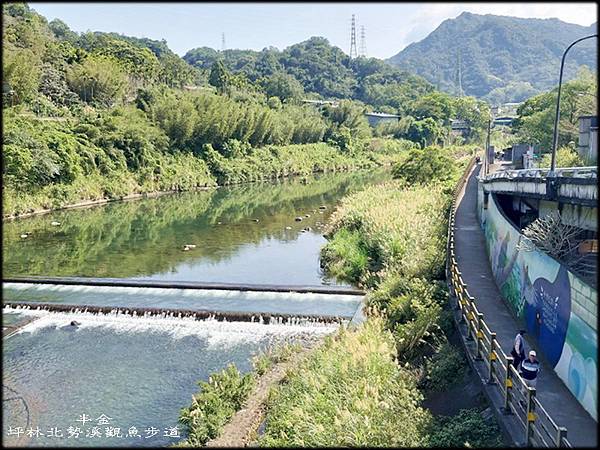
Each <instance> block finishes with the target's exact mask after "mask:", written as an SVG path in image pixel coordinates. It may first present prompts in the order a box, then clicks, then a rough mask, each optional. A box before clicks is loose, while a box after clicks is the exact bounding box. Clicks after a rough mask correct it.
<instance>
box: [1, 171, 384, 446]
mask: <svg viewBox="0 0 600 450" xmlns="http://www.w3.org/2000/svg"><path fill="white" fill-rule="evenodd" d="M388 177H389V174H388V173H386V172H375V173H364V172H358V173H344V174H327V175H319V176H314V177H309V178H308V179H306V180H301V179H293V180H284V181H280V182H275V183H260V184H252V185H245V186H236V187H226V188H219V189H216V190H213V191H206V192H193V193H182V194H175V195H165V196H161V197H158V198H152V199H143V200H135V201H128V202H118V203H111V204H108V205H105V206H97V207H91V208H87V209H78V210H68V211H57V212H53V213H51V214H48V215H43V216H37V217H31V218H26V219H20V220H15V221H12V222H6V223H4V233H3V258H4V261H3V270H4V274H5V276H18V275H21V276H24V275H48V276H84V277H118V278H128V279H149V280H177V281H206V282H222V283H250V284H287V285H292V284H302V285H328V284H333V285H335V284H343V283H337V282H336V281H335V280H332V279H329V278H328V277H327V276H326V275H325V274H323V273H322V271H321V269H320V267H319V251H320V248H321V246H322V245H323V244H324V243H325V242H326V240H325V238H324V237H323V235H322V234H323V227H324V224H325V223H326V222H327V220H328V218H329V217H330V215H331V213H332V212H333V210H334V209H335V206H336V204H337V203H338V202H339V200H340V199H341V198H342V197H343V196H345V195H346V194H348V193H349V192H351V191H353V190H356V189H359V188H361V187H364V186H365V185H367V184H371V183H375V182H379V181H383V180H385V179H387V178H388ZM296 217H302V221H296V220H295V218H296ZM52 222H59V223H60V225H53V224H52ZM302 230H305V231H302ZM25 233H27V234H28V236H27V237H26V238H21V235H22V234H25ZM186 244H188V245H189V244H192V245H195V247H193V248H190V249H189V250H184V246H185V245H186ZM3 293H4V296H5V300H7V301H10V300H11V299H18V300H21V301H22V300H26V301H49V302H57V303H61V302H62V303H69V304H72V303H75V304H98V305H105V304H107V302H109V304H111V305H112V304H113V303H110V302H115V303H114V304H119V305H120V306H123V307H131V306H140V305H146V306H168V307H172V308H178V307H183V306H185V307H187V308H189V307H190V305H192V304H198V305H200V304H201V305H202V307H203V308H209V309H210V308H212V309H213V310H218V309H219V308H223V309H226V310H230V309H231V308H233V306H232V305H237V306H235V307H236V308H237V309H238V310H241V311H257V310H258V311H274V312H285V313H290V314H298V315H301V314H319V313H320V314H328V313H329V314H339V315H342V316H346V317H350V316H351V315H352V314H353V311H354V310H356V307H357V303H358V302H359V301H360V299H359V298H356V297H354V298H350V296H337V297H336V296H331V297H329V299H327V298H326V297H327V296H326V295H321V296H318V295H308V294H285V293H283V294H282V293H271V294H268V295H262V296H261V295H260V293H239V292H238V293H235V292H233V293H232V292H229V293H227V292H223V291H221V292H219V291H214V292H209V293H207V292H179V293H178V292H177V290H161V289H157V290H146V291H144V290H143V289H135V288H131V289H129V288H122V289H113V290H110V289H94V288H81V287H69V286H63V287H56V286H54V287H52V286H46V287H44V286H40V285H35V286H33V287H32V286H25V287H24V286H22V285H21V286H20V285H18V284H11V285H5V286H3ZM207 305H208V306H207ZM223 305H225V306H223ZM31 319H34V320H33V321H32V322H30V323H28V324H27V325H25V327H24V328H22V329H21V330H20V332H17V333H16V334H13V335H12V336H10V337H8V338H3V367H4V370H3V389H4V398H5V399H9V400H5V401H4V402H3V413H4V417H5V420H4V421H3V430H2V432H3V437H4V439H5V441H6V443H8V444H14V445H27V446H165V445H170V444H172V443H175V442H177V441H178V440H179V439H181V437H180V436H173V435H169V433H171V434H173V433H174V431H173V430H174V428H173V427H176V426H178V424H177V418H178V414H179V410H180V409H181V408H182V407H184V406H188V405H189V403H190V400H191V396H192V394H193V393H194V392H196V391H197V389H198V387H197V385H196V383H197V381H198V380H206V379H207V377H208V375H209V374H210V373H212V372H215V371H218V370H221V369H223V368H225V367H226V366H227V365H228V364H230V363H235V364H236V366H237V367H238V368H239V369H240V370H242V371H247V370H250V368H251V357H252V356H253V355H255V354H256V353H257V352H259V351H260V350H262V349H265V348H268V347H272V346H273V345H275V344H276V343H280V342H301V343H305V344H306V343H310V342H314V341H315V339H318V338H320V337H322V336H323V335H325V334H329V333H331V332H333V331H335V328H336V327H335V325H325V324H314V325H277V324H275V325H273V324H270V325H262V324H260V323H242V322H216V321H214V320H204V321H196V320H193V319H190V318H183V319H181V318H160V317H139V316H138V317H130V316H123V315H110V314H107V315H102V314H96V315H94V314H89V313H50V312H48V311H37V310H30V311H20V312H15V311H14V310H12V311H11V310H8V309H7V308H5V309H4V310H3V322H4V324H5V326H6V325H11V324H12V325H14V324H16V323H17V322H19V321H23V320H31ZM75 319H76V320H77V321H78V322H80V323H81V325H80V326H78V327H73V326H70V325H69V324H70V322H71V320H75ZM104 416H106V417H108V418H110V420H107V419H102V418H103V417H104ZM86 417H87V418H88V419H89V421H87V422H86V421H85V420H84V421H83V423H82V421H81V419H82V418H83V419H85V418H86ZM38 427H39V430H37V428H38ZM19 429H20V430H21V434H20V435H19ZM116 430H118V431H116ZM157 430H158V431H157ZM28 431H29V433H28ZM59 431H60V433H59ZM177 433H181V427H179V429H178V431H177ZM57 434H59V435H60V436H61V437H57Z"/></svg>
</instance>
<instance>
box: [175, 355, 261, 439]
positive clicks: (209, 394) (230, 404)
mask: <svg viewBox="0 0 600 450" xmlns="http://www.w3.org/2000/svg"><path fill="white" fill-rule="evenodd" d="M198 384H199V385H200V387H201V389H202V390H201V392H200V393H199V394H197V395H195V396H194V397H193V398H192V404H191V406H190V407H188V408H183V409H182V410H181V413H180V417H179V421H180V422H181V423H182V424H183V425H184V426H185V427H186V430H187V432H188V436H187V439H186V444H187V445H190V446H203V445H204V444H206V443H207V442H208V441H209V440H211V439H214V438H216V437H217V436H218V435H219V432H220V431H221V429H222V428H223V426H224V425H225V424H226V423H227V421H228V420H229V419H230V418H231V416H233V414H234V413H235V412H236V411H237V410H238V409H240V408H241V406H242V404H243V403H244V402H245V401H246V398H247V397H248V395H249V394H250V392H251V390H252V389H253V388H254V384H255V380H254V378H253V376H252V374H245V375H242V374H241V373H240V372H239V370H237V368H236V367H235V365H233V364H231V365H229V366H228V367H227V369H224V370H223V371H221V372H220V373H218V374H216V375H212V376H210V377H209V379H208V382H204V381H201V382H199V383H198Z"/></svg>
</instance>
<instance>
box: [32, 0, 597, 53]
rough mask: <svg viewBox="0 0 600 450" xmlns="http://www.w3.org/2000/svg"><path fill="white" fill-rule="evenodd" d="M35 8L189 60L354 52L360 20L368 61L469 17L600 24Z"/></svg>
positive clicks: (133, 6) (295, 8)
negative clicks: (211, 52)
mask: <svg viewBox="0 0 600 450" xmlns="http://www.w3.org/2000/svg"><path fill="white" fill-rule="evenodd" d="M29 5H30V6H31V7H32V8H33V9H35V10H36V11H37V12H38V13H40V14H42V15H43V16H45V17H46V18H47V19H48V20H49V21H50V20H52V19H54V18H59V19H61V20H62V21H64V22H65V23H66V24H67V25H68V26H69V27H70V28H71V29H72V30H73V31H77V32H82V31H106V32H110V31H112V32H117V33H122V34H125V35H129V36H136V37H147V38H150V39H156V40H160V39H165V40H166V41H167V43H168V45H169V47H170V48H171V50H173V51H174V52H175V53H177V54H178V55H180V56H183V55H184V54H185V53H186V52H187V51H188V50H190V49H192V48H196V47H203V46H207V47H212V48H215V49H220V48H221V43H222V34H223V33H225V48H228V49H231V48H239V49H252V50H262V49H263V48H265V47H269V46H273V47H277V48H279V49H280V50H283V49H284V48H285V47H288V46H290V45H293V44H296V43H298V42H302V41H304V40H306V39H308V38H310V37H311V36H323V37H325V38H327V39H328V40H329V42H330V43H331V44H333V45H335V46H338V47H340V48H341V49H342V50H344V51H345V52H346V53H348V52H349V50H350V28H351V17H352V14H355V16H356V38H357V42H356V43H357V47H360V35H361V27H363V26H364V29H365V44H366V53H367V56H373V57H376V58H382V59H385V58H389V57H391V56H393V55H395V54H396V53H398V52H399V51H400V50H402V49H403V48H404V47H406V46H407V45H408V44H410V43H412V42H417V41H420V40H422V39H424V38H425V37H426V36H427V35H428V34H429V33H431V32H432V31H433V30H435V29H436V28H437V27H438V26H439V25H440V24H441V23H442V22H443V21H444V20H446V19H450V18H455V17H457V16H458V15H460V14H461V13H462V12H463V11H469V12H472V13H476V14H495V15H506V16H515V17H535V18H542V19H546V18H558V19H560V20H563V21H565V22H570V23H576V24H579V25H584V26H589V25H591V24H592V23H594V22H596V21H597V9H596V6H597V5H596V4H595V3H593V2H590V3H525V2H524V3H321V2H319V3H258V2H257V3H168V4H167V3H154V2H150V3H74V2H71V3H52V2H48V3H44V2H40V3H38V2H30V3H29Z"/></svg>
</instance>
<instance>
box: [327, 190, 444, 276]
mask: <svg viewBox="0 0 600 450" xmlns="http://www.w3.org/2000/svg"><path fill="white" fill-rule="evenodd" d="M448 202H449V198H448V196H447V195H446V194H444V193H443V190H442V188H441V187H440V186H435V185H433V186H423V187H421V186H411V187H407V188H404V184H403V183H400V182H398V181H395V182H390V183H385V184H382V185H378V186H372V187H369V188H367V189H365V190H364V191H361V192H357V193H355V194H353V195H351V196H349V197H346V198H345V199H344V200H343V201H342V204H341V206H340V207H339V208H338V210H337V211H336V212H335V214H334V215H333V216H332V219H331V223H330V225H329V228H328V230H327V234H329V235H333V234H334V233H336V232H338V231H339V230H341V229H348V230H350V231H352V230H357V231H358V232H359V233H360V234H361V240H360V241H359V240H357V239H355V240H354V241H351V242H348V243H346V244H345V246H350V245H352V243H353V242H354V243H356V242H361V243H362V246H363V247H364V248H366V249H367V253H368V256H369V260H368V264H366V265H365V266H361V267H364V268H365V269H366V270H364V271H362V273H361V276H360V278H359V281H360V282H361V283H363V284H365V285H367V286H375V285H377V283H378V282H379V281H380V280H381V279H383V278H385V277H386V276H387V275H389V274H390V273H398V274H402V276H406V277H412V276H427V277H431V278H435V277H436V276H438V274H440V273H443V266H444V249H445V234H446V233H445V223H446V222H445V221H446V219H445V214H446V208H447V205H448ZM345 246H342V245H341V244H340V242H339V240H338V241H337V242H336V246H335V247H334V248H332V247H330V246H329V244H328V245H327V246H326V247H325V250H323V251H324V252H325V254H327V259H326V261H327V262H328V263H329V265H331V263H332V261H333V260H337V259H339V260H340V262H339V263H336V264H340V265H346V264H347V261H344V260H343V259H342V258H341V257H340V256H339V255H338V256H335V255H336V254H335V252H334V250H335V248H344V247H345ZM362 252H363V251H360V253H362ZM359 261H360V260H359ZM345 272H346V273H351V274H356V273H358V272H360V269H359V268H357V269H356V270H351V269H349V268H348V269H346V270H345ZM349 281H356V279H351V280H349Z"/></svg>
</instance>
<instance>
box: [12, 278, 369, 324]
mask: <svg viewBox="0 0 600 450" xmlns="http://www.w3.org/2000/svg"><path fill="white" fill-rule="evenodd" d="M2 294H3V298H4V302H5V303H10V302H31V303H36V302H43V303H51V304H68V305H89V306H114V307H121V308H127V307H131V308H133V307H135V308H143V307H147V306H152V307H153V308H162V309H186V310H190V309H191V310H207V311H228V312H255V313H272V314H277V313H280V314H281V313H283V314H296V315H302V314H309V315H331V316H340V317H348V318H351V317H352V316H353V315H354V313H355V312H356V309H357V308H358V305H359V304H360V302H361V300H362V298H361V297H360V296H357V295H333V294H315V293H306V294H301V293H291V292H242V291H226V290H200V289H159V288H137V287H103V286H79V285H76V286H71V285H52V284H25V283H5V284H4V285H3V287H2Z"/></svg>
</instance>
